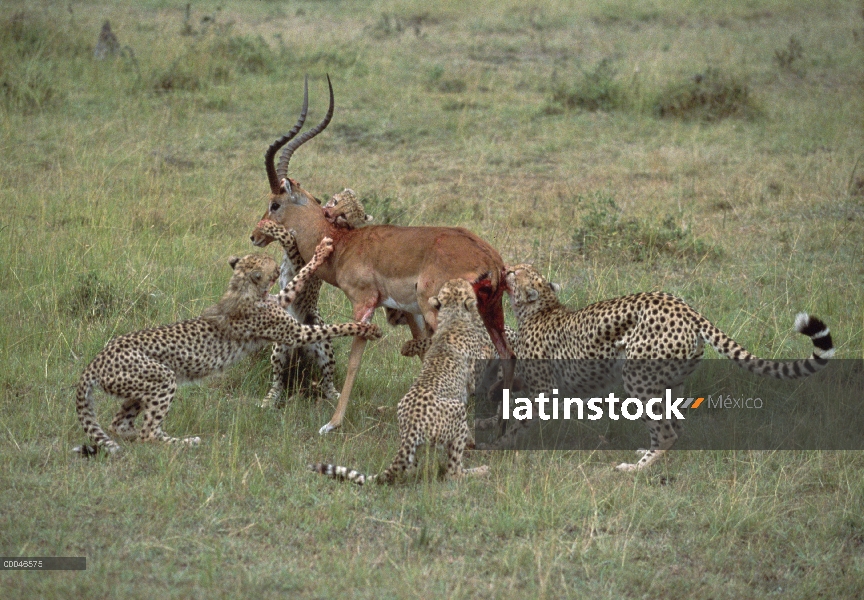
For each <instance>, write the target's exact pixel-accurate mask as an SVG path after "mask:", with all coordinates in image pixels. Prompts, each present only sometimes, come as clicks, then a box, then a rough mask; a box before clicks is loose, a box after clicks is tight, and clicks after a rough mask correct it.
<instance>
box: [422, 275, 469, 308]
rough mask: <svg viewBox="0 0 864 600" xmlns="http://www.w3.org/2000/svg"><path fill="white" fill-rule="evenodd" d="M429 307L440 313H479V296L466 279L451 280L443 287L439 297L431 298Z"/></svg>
mask: <svg viewBox="0 0 864 600" xmlns="http://www.w3.org/2000/svg"><path fill="white" fill-rule="evenodd" d="M429 305H430V306H432V308H434V309H435V310H437V311H439V312H443V311H447V310H448V309H452V310H468V311H473V312H477V296H476V295H475V294H474V288H473V286H472V285H471V284H470V283H468V282H467V281H465V280H464V279H451V280H450V281H448V282H446V283H445V284H444V285H442V286H441V289H440V290H438V295H437V296H432V297H431V298H429Z"/></svg>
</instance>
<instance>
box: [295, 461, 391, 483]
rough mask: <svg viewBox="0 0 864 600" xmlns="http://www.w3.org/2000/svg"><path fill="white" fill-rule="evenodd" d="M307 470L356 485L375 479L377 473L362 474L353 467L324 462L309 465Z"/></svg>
mask: <svg viewBox="0 0 864 600" xmlns="http://www.w3.org/2000/svg"><path fill="white" fill-rule="evenodd" d="M309 470H310V471H312V472H314V473H320V474H321V475H326V476H327V477H330V478H332V479H338V480H339V481H345V480H348V481H350V482H351V483H356V484H357V485H363V484H365V483H367V482H370V483H371V482H372V481H375V478H376V477H377V475H364V474H363V473H360V472H358V471H355V470H354V469H349V468H348V467H339V466H336V465H330V464H326V463H316V464H314V465H309Z"/></svg>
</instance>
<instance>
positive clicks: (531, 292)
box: [527, 288, 540, 302]
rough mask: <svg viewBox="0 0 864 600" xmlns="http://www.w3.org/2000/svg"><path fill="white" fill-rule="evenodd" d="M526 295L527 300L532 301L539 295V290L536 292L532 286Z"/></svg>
mask: <svg viewBox="0 0 864 600" xmlns="http://www.w3.org/2000/svg"><path fill="white" fill-rule="evenodd" d="M527 296H528V302H534V301H535V300H536V299H537V298H539V297H540V292H538V291H537V290H535V289H534V288H529V289H528V294H527Z"/></svg>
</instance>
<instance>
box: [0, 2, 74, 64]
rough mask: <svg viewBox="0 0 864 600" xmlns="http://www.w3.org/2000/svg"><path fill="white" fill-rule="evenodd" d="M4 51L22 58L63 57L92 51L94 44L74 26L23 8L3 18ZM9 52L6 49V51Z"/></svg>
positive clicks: (1, 45) (1, 42)
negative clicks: (91, 47) (83, 36)
mask: <svg viewBox="0 0 864 600" xmlns="http://www.w3.org/2000/svg"><path fill="white" fill-rule="evenodd" d="M0 50H3V51H10V50H11V51H12V52H13V53H14V54H15V55H17V56H18V57H19V58H31V57H37V56H38V57H39V58H40V59H42V60H46V59H48V58H54V57H58V58H63V57H70V56H80V55H82V54H88V53H89V52H90V45H89V44H88V42H87V41H86V40H84V39H83V38H82V36H81V32H79V31H78V30H77V29H76V28H74V27H69V26H67V25H65V24H60V23H58V22H57V21H56V20H51V19H48V18H47V16H43V15H42V14H39V13H35V12H29V11H20V12H16V13H14V14H12V15H11V16H9V17H5V18H0ZM4 53H5V52H4Z"/></svg>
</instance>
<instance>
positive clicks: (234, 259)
mask: <svg viewBox="0 0 864 600" xmlns="http://www.w3.org/2000/svg"><path fill="white" fill-rule="evenodd" d="M238 262H240V257H239V256H232V257H231V258H229V259H228V264H229V265H230V266H231V269H232V270H233V269H234V267H236V266H237V263H238Z"/></svg>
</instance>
